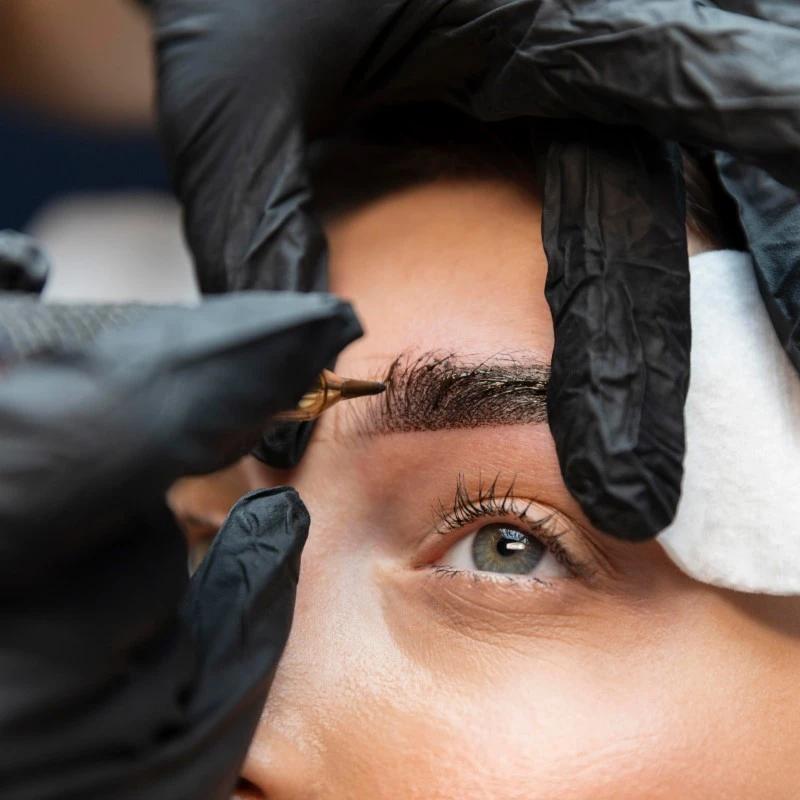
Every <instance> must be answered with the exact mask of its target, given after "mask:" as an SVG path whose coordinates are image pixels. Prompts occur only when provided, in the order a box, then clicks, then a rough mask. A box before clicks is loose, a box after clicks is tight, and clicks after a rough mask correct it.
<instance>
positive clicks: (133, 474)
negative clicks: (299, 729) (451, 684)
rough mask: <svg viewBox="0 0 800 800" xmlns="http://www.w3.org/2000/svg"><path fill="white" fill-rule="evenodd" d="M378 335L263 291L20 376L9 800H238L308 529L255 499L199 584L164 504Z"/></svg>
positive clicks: (3, 436) (162, 316) (6, 407)
mask: <svg viewBox="0 0 800 800" xmlns="http://www.w3.org/2000/svg"><path fill="white" fill-rule="evenodd" d="M6 313H7V314H10V313H13V312H12V311H9V310H8V309H6ZM3 322H4V320H3V318H2V309H0V327H2V326H3ZM8 327H11V326H10V325H9V326H8ZM14 327H17V326H14ZM359 332H360V331H359V326H358V322H357V321H356V319H355V316H354V315H353V313H352V310H351V309H350V307H349V306H348V305H347V304H346V303H343V302H341V301H338V300H336V299H335V298H332V297H329V296H324V295H298V294H290V293H279V294H273V295H270V294H265V293H262V292H254V293H248V294H246V295H234V296H230V297H226V298H220V299H215V300H211V301H209V302H207V303H205V304H203V305H202V306H200V307H198V308H161V309H150V310H148V311H147V313H146V315H144V317H143V318H142V319H140V320H139V321H138V322H134V323H131V324H130V325H128V326H126V327H125V328H123V329H119V330H116V331H113V332H110V333H108V332H107V333H103V334H102V335H101V337H100V338H99V339H98V340H97V341H96V342H95V343H94V344H93V345H92V346H90V347H84V348H74V349H72V350H70V351H69V352H66V351H65V352H62V353H61V354H50V355H42V356H38V357H36V358H34V359H32V360H30V361H28V362H26V363H17V364H12V365H11V366H8V365H7V368H6V370H5V372H3V371H0V441H2V447H1V448H0V608H2V629H3V636H2V640H1V641H0V707H1V708H2V714H0V797H2V798H3V800H49V799H50V798H52V799H53V800H56V798H57V799H58V800H72V799H73V798H74V800H93V799H94V798H98V799H99V798H103V800H106V799H107V798H111V797H113V798H125V799H128V798H129V799H130V800H134V799H135V800H145V799H146V800H160V798H164V800H212V799H213V800H228V798H229V797H230V792H231V791H232V787H233V785H234V782H235V780H236V776H237V771H238V768H239V766H240V764H241V762H242V760H243V758H244V755H245V753H246V749H247V747H248V745H249V742H250V738H251V736H252V733H253V730H254V728H255V725H256V722H257V720H258V717H259V714H260V713H261V709H262V706H263V701H264V697H265V695H266V691H267V688H268V686H269V683H270V680H271V676H272V673H273V670H274V667H275V663H276V661H277V659H278V657H279V656H280V653H281V650H282V648H283V646H284V643H285V641H286V637H287V635H288V632H289V626H290V622H291V616H292V609H293V603H294V593H295V587H296V581H297V571H298V565H299V558H300V552H301V550H302V547H303V543H304V541H305V537H306V533H307V528H308V516H307V514H306V511H305V508H304V506H303V504H302V503H301V501H300V499H299V498H298V496H297V494H296V493H295V492H294V491H293V490H291V489H271V490H264V491H259V492H255V493H253V494H251V495H248V496H247V497H245V498H243V499H242V500H241V501H240V502H239V503H238V504H237V505H236V506H235V508H234V509H233V511H232V512H231V514H230V516H229V518H228V521H227V523H226V525H225V526H224V528H223V530H222V532H221V533H220V534H219V535H218V537H217V539H216V540H215V542H214V545H213V546H212V549H211V551H210V553H209V555H208V557H207V559H206V560H205V562H204V563H203V564H202V565H201V567H200V569H199V571H198V572H197V573H196V574H195V576H194V578H193V579H192V581H191V585H187V584H188V577H187V553H186V544H185V541H184V537H183V536H182V534H181V533H180V531H179V530H178V528H177V525H176V523H175V521H174V519H173V518H172V515H171V513H170V512H169V511H168V509H167V507H166V505H165V499H164V494H165V491H166V490H167V488H168V487H169V486H170V485H171V483H172V482H173V481H175V480H176V479H177V478H179V477H181V476H183V475H187V474H194V473H200V472H207V471H210V470H214V469H217V468H221V467H223V466H225V465H227V464H230V463H231V462H232V461H233V460H234V459H235V458H237V457H238V456H239V455H241V454H242V453H244V452H246V451H247V449H248V448H249V447H250V446H251V445H252V443H253V441H254V440H255V438H256V437H257V435H258V432H259V431H260V430H261V428H262V426H263V424H264V422H265V420H266V419H267V418H268V417H269V416H270V415H271V414H272V413H274V412H275V411H277V410H279V409H283V408H290V407H292V406H293V404H294V403H295V402H296V400H297V399H298V397H299V396H300V395H301V394H302V392H303V391H304V390H305V389H306V388H307V387H308V386H309V385H310V384H311V383H312V382H313V379H314V377H315V375H316V374H317V373H318V372H319V371H320V369H322V368H323V366H324V365H325V364H326V363H328V361H329V360H330V359H331V358H333V357H334V356H335V354H336V353H337V352H338V351H339V350H340V349H341V348H342V347H343V346H344V345H345V344H347V343H348V342H350V341H351V340H352V339H354V338H356V337H357V336H358V335H359Z"/></svg>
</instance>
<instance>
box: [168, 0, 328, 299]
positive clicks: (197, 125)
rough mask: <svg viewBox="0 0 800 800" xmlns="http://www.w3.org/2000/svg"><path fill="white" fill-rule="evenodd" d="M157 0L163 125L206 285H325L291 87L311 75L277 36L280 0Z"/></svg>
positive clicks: (322, 287)
mask: <svg viewBox="0 0 800 800" xmlns="http://www.w3.org/2000/svg"><path fill="white" fill-rule="evenodd" d="M154 6H155V24H156V29H157V48H158V55H159V66H160V70H159V71H160V76H161V80H160V82H159V109H160V115H159V120H160V133H161V137H162V140H163V142H164V146H165V149H166V152H167V155H168V158H169V161H170V163H171V165H172V167H173V177H174V180H175V184H176V188H177V191H178V194H179V196H180V198H181V200H182V201H183V203H184V207H185V212H186V216H185V226H186V234H187V238H188V241H189V245H190V247H191V250H192V252H193V254H194V256H195V264H196V267H197V271H198V276H199V280H200V286H201V289H202V290H203V291H204V292H221V291H230V290H237V289H254V288H256V289H271V290H276V289H292V290H298V291H324V290H325V289H326V287H327V277H326V273H325V264H324V249H325V245H324V237H323V236H322V233H321V230H320V227H319V223H318V222H317V220H316V218H315V217H314V215H313V213H312V212H311V209H310V189H309V184H308V179H307V175H306V171H305V163H304V135H303V123H304V119H303V114H302V110H301V108H300V106H299V102H298V101H299V97H296V96H294V95H296V94H299V93H300V92H301V91H302V90H301V88H300V86H299V85H298V83H299V82H301V81H303V80H305V78H304V76H303V73H302V70H301V68H300V66H301V65H297V66H296V67H294V66H293V65H294V62H295V61H296V58H297V56H296V53H295V52H293V51H292V49H291V43H290V42H285V41H282V40H281V38H280V29H281V27H282V22H281V19H280V13H281V10H280V8H279V7H277V6H275V4H253V3H240V4H239V5H238V6H237V9H236V12H235V14H232V13H231V11H230V9H228V8H227V4H225V3H220V2H219V0H204V1H203V2H199V3H198V2H193V3H187V2H182V0H171V2H159V3H155V4H154ZM283 14H284V15H287V14H290V15H291V14H296V12H291V11H289V10H288V9H287V10H284V11H283ZM310 24H311V21H309V25H310ZM262 61H265V62H266V63H263V64H262V63H261V62H262ZM262 66H263V69H262Z"/></svg>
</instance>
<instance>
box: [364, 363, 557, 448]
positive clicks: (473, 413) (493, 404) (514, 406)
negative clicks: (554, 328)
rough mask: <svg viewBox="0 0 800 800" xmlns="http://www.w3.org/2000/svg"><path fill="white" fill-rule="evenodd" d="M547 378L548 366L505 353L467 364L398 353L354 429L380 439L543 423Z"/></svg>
mask: <svg viewBox="0 0 800 800" xmlns="http://www.w3.org/2000/svg"><path fill="white" fill-rule="evenodd" d="M549 378H550V366H549V365H548V364H546V363H544V362H542V361H536V360H530V359H527V360H523V359H521V358H518V357H516V356H514V355H510V354H498V355H495V356H492V357H491V358H488V359H485V360H483V361H480V362H474V361H472V362H470V361H468V360H465V358H464V357H463V356H459V355H456V354H455V353H446V354H442V353H437V352H429V353H423V354H421V355H416V356H415V355H412V354H409V353H402V354H401V355H400V356H398V357H397V358H396V359H395V360H394V361H393V362H392V364H391V366H390V367H389V370H388V372H387V374H386V376H385V377H384V378H383V380H384V382H385V383H386V391H385V392H384V393H383V394H382V395H377V396H376V397H374V398H372V402H371V403H370V404H369V405H368V406H366V407H365V408H364V409H363V412H364V416H363V417H362V419H361V424H360V426H359V427H360V428H361V431H362V432H363V433H366V434H376V433H378V434H380V433H404V432H409V431H438V430H447V429H451V428H477V427H483V426H488V425H518V424H521V423H543V422H546V421H547V384H548V381H549Z"/></svg>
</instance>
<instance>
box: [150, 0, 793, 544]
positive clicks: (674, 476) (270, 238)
mask: <svg viewBox="0 0 800 800" xmlns="http://www.w3.org/2000/svg"><path fill="white" fill-rule="evenodd" d="M150 5H152V6H153V8H154V11H155V26H156V36H157V44H158V62H159V85H160V118H161V128H162V132H163V138H164V142H165V144H166V150H167V153H168V154H169V157H170V159H171V161H172V165H173V170H174V176H175V180H176V186H177V189H178V192H179V194H180V197H181V199H182V201H183V203H184V205H185V208H186V224H187V233H188V238H189V242H190V245H191V247H192V250H193V252H194V254H195V257H196V260H197V264H198V267H199V271H200V280H201V285H202V286H203V288H204V290H205V291H224V290H226V289H241V288H251V287H263V288H293V289H301V290H308V289H319V288H323V287H324V285H325V274H324V273H325V263H324V241H323V236H322V234H321V231H320V227H319V224H318V222H317V220H316V219H315V217H314V213H313V204H312V197H311V188H310V185H309V179H308V173H307V169H306V163H305V162H306V159H305V152H306V147H307V144H308V142H309V140H310V139H311V138H313V136H314V135H315V134H316V133H317V132H318V131H320V130H321V129H323V128H325V127H326V126H329V125H331V124H332V123H334V122H335V121H336V120H337V119H339V118H340V117H341V116H342V115H344V114H346V113H348V112H350V111H351V110H353V109H358V108H360V107H362V106H365V105H369V104H375V103H386V102H400V101H405V100H443V101H445V102H447V103H450V104H453V105H456V106H458V107H459V108H461V109H465V110H467V111H468V112H470V113H472V114H474V115H476V116H478V117H480V118H482V119H486V120H491V119H500V118H508V117H517V116H530V117H551V118H552V117H557V118H568V119H569V118H579V119H581V120H583V122H581V123H580V124H579V125H576V126H575V128H576V132H575V147H576V148H577V150H578V151H579V153H580V157H581V159H582V160H583V161H584V163H585V165H586V170H585V175H584V176H583V178H581V179H580V180H576V181H573V182H572V183H571V184H570V185H568V186H565V187H564V189H563V191H562V192H561V193H560V195H559V198H560V202H559V203H558V204H556V203H554V202H553V201H551V200H549V199H548V197H547V196H545V206H544V215H545V229H546V230H547V231H549V233H548V241H547V242H546V244H547V251H548V256H549V262H550V269H551V280H550V282H549V283H550V288H551V291H550V293H549V298H550V302H551V304H552V307H553V312H554V317H555V318H556V326H557V330H556V337H557V342H556V351H555V353H554V375H553V380H552V385H551V409H553V410H555V409H556V407H558V411H557V413H554V414H553V415H552V418H551V421H550V424H551V428H552V429H553V434H554V437H555V441H556V444H557V448H558V453H559V459H560V461H561V465H562V472H563V473H564V476H565V480H566V482H567V485H568V486H569V488H570V489H571V491H572V492H573V494H575V496H576V497H577V498H578V500H579V501H580V502H581V504H582V505H583V508H584V510H585V511H586V513H587V514H588V516H589V517H590V518H591V519H592V521H593V522H594V523H595V524H596V525H598V526H599V527H600V528H602V529H605V530H607V531H609V532H611V533H614V534H616V535H619V536H624V537H628V538H644V537H648V536H652V535H655V534H656V533H657V532H658V531H659V530H661V529H662V528H663V527H664V526H665V525H666V524H667V523H668V522H669V521H670V520H671V518H672V516H673V514H674V510H675V506H676V503H677V500H678V497H679V493H680V478H681V474H682V467H681V463H682V456H683V450H684V433H683V420H682V408H683V401H684V397H685V390H686V386H687V376H688V365H689V361H688V359H689V355H688V351H689V321H688V308H689V306H688V277H687V255H686V248H685V243H684V242H683V240H684V238H685V233H684V229H683V224H684V223H683V220H682V219H681V213H680V212H681V207H680V205H675V203H676V197H678V196H679V195H680V194H681V191H680V176H674V175H672V174H671V173H672V172H673V171H674V162H675V150H674V146H670V145H667V144H660V141H654V140H653V139H652V138H650V137H649V136H647V135H645V134H644V133H639V134H634V133H626V134H624V139H623V141H629V142H630V143H631V146H632V150H631V152H630V162H631V163H626V164H625V166H624V169H623V173H622V174H618V175H615V176H612V175H611V173H610V170H609V168H608V166H607V163H606V155H607V152H606V145H605V144H603V143H601V144H600V146H599V147H598V148H594V147H593V146H592V143H591V141H588V140H587V139H586V137H585V136H584V135H583V133H582V128H583V126H584V125H585V120H586V119H587V118H589V119H592V120H596V121H598V122H602V123H606V124H610V125H620V124H622V125H625V126H627V127H630V126H636V127H637V128H641V129H644V130H647V131H649V132H650V133H651V134H653V135H655V136H656V137H658V138H659V140H660V139H663V138H668V139H674V140H680V141H682V142H686V143H694V144H696V145H703V146H706V147H708V148H711V149H714V150H719V151H727V152H728V153H731V154H733V156H735V157H737V158H740V159H742V160H744V161H745V162H747V163H749V164H750V165H755V166H752V168H753V169H757V168H759V167H763V168H764V169H765V170H767V171H768V172H769V173H770V174H771V175H772V176H774V178H775V179H777V180H778V181H783V182H784V183H786V184H787V185H791V186H793V187H795V188H800V160H799V159H798V158H797V157H796V154H797V153H798V152H799V151H800V102H798V98H799V97H800V65H798V55H797V54H798V53H799V52H800V30H798V21H799V18H800V6H799V5H798V4H797V3H795V1H794V0H785V2H780V0H772V2H769V0H764V1H763V2H758V0H718V2H716V3H715V4H712V3H711V2H698V1H697V0H387V1H386V2H374V0H327V1H326V2H324V3H311V4H309V3H307V2H297V0H150ZM605 139H606V141H607V139H608V137H605ZM562 144H566V143H565V142H564V139H563V137H561V138H560V139H559V141H558V142H556V144H555V147H556V151H557V152H561V147H562ZM568 151H569V147H568V148H567V150H566V151H564V152H568ZM557 152H556V154H555V155H556V157H557ZM615 152H616V148H615ZM613 161H614V163H620V162H619V159H617V158H616V157H615V158H614V159H613ZM670 164H672V165H673V166H670ZM574 177H577V176H574ZM600 180H611V181H612V184H613V185H614V186H615V187H616V189H622V190H623V191H628V193H629V195H630V194H632V195H633V196H635V197H636V198H637V202H638V199H641V200H642V201H645V200H646V201H647V202H649V203H650V205H649V206H648V207H644V208H642V207H639V206H636V207H634V206H633V205H632V204H631V203H630V202H629V198H628V197H625V196H623V197H620V196H619V194H618V191H616V189H615V190H614V191H608V190H606V189H604V187H603V186H601V185H599V184H598V181H600ZM548 185H550V186H551V187H552V186H553V185H554V184H553V182H552V181H548ZM745 194H746V193H745ZM678 202H679V201H678ZM667 204H671V205H669V208H667V210H666V211H665V210H664V209H665V207H666V205H667ZM623 210H624V213H627V212H631V213H632V215H633V216H631V217H630V218H629V220H628V224H626V225H624V224H623V225H613V226H612V227H613V233H614V235H615V236H619V237H622V239H621V240H619V241H617V242H614V243H613V244H611V243H609V242H608V241H607V240H606V239H605V238H604V236H603V233H604V232H606V231H605V226H606V220H607V219H609V218H610V217H611V216H613V215H618V214H621V213H623ZM562 216H563V217H564V219H569V223H568V224H569V225H571V226H572V225H577V226H584V228H585V231H586V233H585V235H584V236H583V237H582V241H581V242H580V244H581V247H582V248H583V249H581V250H579V251H572V252H569V253H566V252H565V251H564V250H561V249H560V245H561V244H563V243H564V240H566V239H568V238H570V237H571V234H570V232H569V231H562V230H561V227H562V226H561V218H562ZM772 233H773V237H774V238H778V239H780V232H778V234H775V232H774V231H773V232H772ZM795 238H796V236H795ZM583 254H585V255H586V257H587V261H586V262H583V261H582V258H583ZM620 259H622V261H621V262H620ZM782 263H783V264H784V265H785V262H782ZM641 265H648V267H647V275H648V278H646V279H640V277H638V276H637V277H635V278H633V280H631V276H634V275H636V271H637V268H638V266H641ZM761 268H762V270H763V269H770V268H774V263H772V264H770V265H763V266H762V267H761ZM568 274H569V275H571V276H572V278H574V280H569V279H567V276H568ZM787 280H789V283H790V284H791V286H792V287H794V289H793V290H792V291H790V292H789V293H788V294H789V295H790V296H792V295H795V296H796V294H797V291H798V289H797V287H798V284H799V283H800V276H797V275H794V276H793V277H792V276H791V275H790V276H789V277H788V278H787ZM775 283H776V282H772V284H771V283H770V281H768V280H767V281H763V280H762V286H765V287H769V286H770V285H775ZM779 283H780V285H781V287H782V288H783V289H784V290H785V288H786V285H787V281H786V280H783V281H780V282H779ZM556 286H558V287H560V289H559V291H558V292H553V291H552V289H553V288H554V287H556ZM590 295H591V296H590ZM620 300H623V301H624V304H623V305H622V306H620V304H619V301H620ZM767 300H768V304H769V301H770V298H769V297H767ZM791 308H792V306H791V305H789V306H787V305H786V304H777V303H773V304H771V306H770V310H771V312H772V313H773V318H775V317H776V315H777V316H778V317H780V315H781V314H785V313H787V310H788V309H791ZM795 310H796V305H795ZM587 313H588V314H589V316H588V317H586V318H579V316H580V317H583V315H585V314H587ZM674 315H678V317H677V318H676V317H675V316H674ZM644 320H647V323H646V324H643V321H644ZM796 352H797V360H796V362H795V363H796V364H798V366H800V352H798V351H796ZM662 354H665V357H664V358H662ZM573 359H577V360H578V362H579V363H580V367H579V368H578V369H577V370H572V369H571V363H572V361H573ZM592 365H598V366H599V369H597V370H594V369H593V368H592ZM628 376H634V379H633V380H632V381H630V382H628ZM607 412H608V413H610V414H611V415H612V416H611V418H609V417H608V414H607ZM650 425H652V426H653V427H652V428H651V429H649V430H644V427H645V426H650ZM285 441H286V442H287V443H288V444H287V446H294V445H295V444H296V440H295V439H294V438H292V437H291V436H290V437H286V440H285Z"/></svg>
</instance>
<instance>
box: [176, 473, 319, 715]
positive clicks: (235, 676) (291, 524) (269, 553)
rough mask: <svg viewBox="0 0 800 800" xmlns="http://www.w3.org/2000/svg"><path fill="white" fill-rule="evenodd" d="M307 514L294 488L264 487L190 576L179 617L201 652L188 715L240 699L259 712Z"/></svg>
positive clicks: (288, 615)
mask: <svg viewBox="0 0 800 800" xmlns="http://www.w3.org/2000/svg"><path fill="white" fill-rule="evenodd" d="M308 525H309V518H308V512H307V511H306V508H305V506H304V505H303V503H302V501H301V500H300V497H299V496H298V494H297V492H296V491H295V490H294V489H290V488H286V487H279V488H275V489H262V490H259V491H256V492H252V493H251V494H248V495H247V496H245V497H243V498H242V499H241V500H240V501H239V502H238V503H237V504H236V505H235V506H234V507H233V509H231V512H230V514H229V516H228V519H227V521H226V522H225V525H224V526H223V527H222V529H221V530H220V532H219V533H218V534H217V536H216V538H215V539H214V542H213V544H212V546H211V549H210V551H209V553H208V555H207V556H206V558H205V559H204V560H203V562H202V563H201V565H200V567H199V568H198V570H197V572H196V573H195V575H194V576H193V578H192V584H191V588H190V592H189V597H188V600H187V603H186V606H185V611H184V618H185V620H186V624H187V625H188V626H189V628H190V630H191V632H192V638H193V640H194V641H195V643H196V645H197V649H198V653H199V654H200V662H199V664H198V667H199V673H200V678H199V680H200V682H202V686H198V691H197V692H196V697H195V701H194V702H192V703H191V714H192V715H193V716H194V717H195V718H196V719H197V720H200V719H202V718H204V717H205V716H207V715H209V714H212V713H215V712H216V711H220V710H225V713H227V711H229V710H230V708H235V707H237V706H239V705H240V704H241V705H243V706H246V707H249V708H252V707H255V708H254V711H253V714H254V716H253V721H254V722H255V719H256V718H257V716H258V713H259V711H260V706H261V704H263V699H264V695H265V694H266V689H267V683H268V679H270V678H271V676H272V671H273V669H274V666H275V664H276V663H277V661H278V658H279V657H280V654H281V652H282V651H283V646H284V644H285V643H286V639H287V637H288V635H289V628H290V626H291V621H292V613H293V610H294V596H295V591H296V589H297V577H298V572H299V569H300V553H301V551H302V549H303V545H304V544H305V541H306V538H307V536H308Z"/></svg>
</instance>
